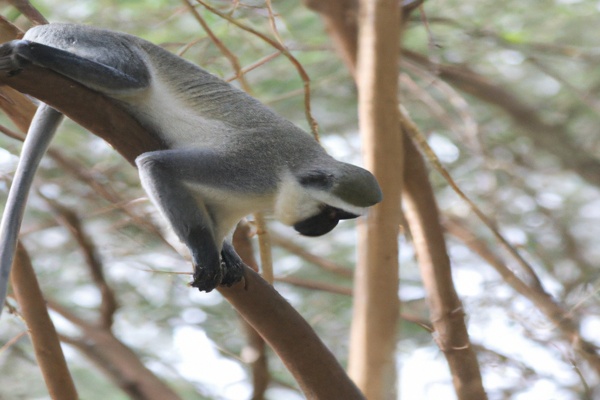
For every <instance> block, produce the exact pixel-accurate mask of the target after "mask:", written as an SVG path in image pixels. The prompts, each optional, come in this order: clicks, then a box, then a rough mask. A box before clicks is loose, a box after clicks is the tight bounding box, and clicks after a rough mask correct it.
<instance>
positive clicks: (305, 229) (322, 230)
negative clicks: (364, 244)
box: [294, 204, 358, 236]
mask: <svg viewBox="0 0 600 400" xmlns="http://www.w3.org/2000/svg"><path fill="white" fill-rule="evenodd" d="M357 217H358V215H356V214H352V213H349V212H347V211H344V210H342V209H339V208H335V207H332V206H329V205H326V204H325V205H323V207H322V208H321V210H320V212H319V213H318V214H316V215H314V216H312V217H309V218H307V219H305V220H302V221H300V222H297V223H295V224H294V229H295V230H296V231H298V232H299V233H300V234H302V235H304V236H321V235H324V234H326V233H328V232H330V231H331V230H332V229H333V228H335V227H336V225H337V224H338V222H340V219H353V218H357Z"/></svg>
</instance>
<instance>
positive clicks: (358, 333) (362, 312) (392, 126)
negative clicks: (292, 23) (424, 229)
mask: <svg viewBox="0 0 600 400" xmlns="http://www.w3.org/2000/svg"><path fill="white" fill-rule="evenodd" d="M398 21H400V10H399V7H398V2H397V1H395V0H363V1H361V2H360V13H359V33H360V34H359V41H358V61H357V63H358V65H357V73H356V79H357V85H358V94H359V96H358V98H359V120H360V130H361V134H362V139H363V140H362V145H363V158H364V161H365V167H366V168H367V169H369V170H371V171H372V172H373V174H374V175H375V177H376V178H377V179H378V181H379V184H380V185H381V188H382V191H383V194H384V199H383V202H381V203H380V204H378V205H376V206H375V207H373V208H372V209H370V210H369V214H368V215H367V216H366V218H364V219H363V220H362V221H361V222H360V223H359V226H358V229H359V231H358V233H359V242H358V264H357V266H356V278H355V281H354V310H353V317H352V328H351V335H350V357H349V365H348V370H349V374H350V376H351V377H352V379H354V381H355V382H356V383H357V385H358V386H359V387H360V388H361V389H362V390H363V392H364V393H365V395H366V396H367V398H368V399H374V400H375V399H394V398H396V375H397V371H396V343H397V341H398V338H397V327H398V321H399V315H400V301H399V298H398V284H399V275H398V274H399V272H398V234H399V226H400V221H401V210H400V191H401V186H402V176H403V174H402V168H403V150H402V135H401V133H400V129H399V125H398V120H399V113H398V76H399V74H398V68H399V57H398V55H399V53H400V52H399V45H400V27H399V23H398Z"/></svg>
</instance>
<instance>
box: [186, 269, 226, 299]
mask: <svg viewBox="0 0 600 400" xmlns="http://www.w3.org/2000/svg"><path fill="white" fill-rule="evenodd" d="M217 265H218V266H217V267H215V266H212V267H201V266H199V265H197V264H194V280H193V281H192V283H191V286H192V287H195V288H198V290H199V291H201V292H206V293H208V292H210V291H211V290H213V289H214V288H216V287H217V286H219V284H220V283H221V282H222V280H223V269H222V267H221V265H220V263H218V264H217Z"/></svg>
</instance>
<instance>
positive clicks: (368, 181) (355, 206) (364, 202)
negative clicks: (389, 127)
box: [275, 161, 383, 236]
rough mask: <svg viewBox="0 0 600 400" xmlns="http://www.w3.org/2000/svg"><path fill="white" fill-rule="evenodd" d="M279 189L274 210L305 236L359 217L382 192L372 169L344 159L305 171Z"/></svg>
mask: <svg viewBox="0 0 600 400" xmlns="http://www.w3.org/2000/svg"><path fill="white" fill-rule="evenodd" d="M294 178H295V179H294V181H295V182H294V183H295V184H291V185H289V186H287V187H286V185H285V184H284V185H283V186H284V187H283V188H282V189H283V190H281V191H280V196H279V198H278V200H277V204H276V207H275V213H276V215H277V216H278V218H279V219H280V220H281V221H282V222H284V223H288V224H289V225H293V227H294V229H295V230H296V231H298V232H299V233H301V234H302V235H305V236H321V235H324V234H326V233H328V232H330V231H331V230H332V229H333V228H335V227H336V225H337V224H338V222H339V221H340V220H342V219H352V218H357V217H359V216H361V215H362V214H364V213H365V211H366V209H367V208H368V207H370V206H373V205H375V204H377V203H379V202H380V201H381V200H382V198H383V195H382V193H381V189H380V187H379V184H378V183H377V180H376V179H375V177H374V176H373V174H371V173H370V172H369V171H367V170H365V169H363V168H360V167H357V166H354V165H351V164H346V163H341V162H337V161H336V162H335V164H334V165H332V166H328V167H325V168H315V169H311V170H308V171H302V172H300V173H298V174H296V175H295V176H294Z"/></svg>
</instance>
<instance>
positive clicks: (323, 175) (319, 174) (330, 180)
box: [297, 169, 335, 191]
mask: <svg viewBox="0 0 600 400" xmlns="http://www.w3.org/2000/svg"><path fill="white" fill-rule="evenodd" d="M297 178H298V182H299V183H300V184H301V185H302V186H304V187H308V188H312V189H318V190H323V191H329V190H331V188H332V187H333V184H334V180H335V176H334V175H333V173H331V172H329V171H325V170H321V169H312V170H309V171H303V172H301V173H300V174H298V176H297Z"/></svg>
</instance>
